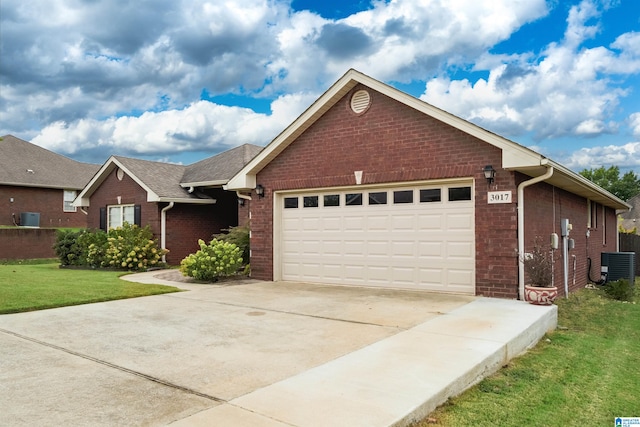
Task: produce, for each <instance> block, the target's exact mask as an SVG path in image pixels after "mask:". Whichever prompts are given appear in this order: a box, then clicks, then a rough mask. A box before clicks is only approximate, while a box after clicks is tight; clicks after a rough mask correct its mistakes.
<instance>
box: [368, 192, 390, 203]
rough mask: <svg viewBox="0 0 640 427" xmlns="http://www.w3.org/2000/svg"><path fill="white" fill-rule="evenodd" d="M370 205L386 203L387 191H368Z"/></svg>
mask: <svg viewBox="0 0 640 427" xmlns="http://www.w3.org/2000/svg"><path fill="white" fill-rule="evenodd" d="M369 204H370V205H386V204H387V192H386V191H381V192H378V193H369Z"/></svg>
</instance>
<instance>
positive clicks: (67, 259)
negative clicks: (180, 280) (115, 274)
mask: <svg viewBox="0 0 640 427" xmlns="http://www.w3.org/2000/svg"><path fill="white" fill-rule="evenodd" d="M54 250H55V251H56V255H57V256H58V258H59V259H60V263H61V264H62V265H77V266H85V267H93V268H99V267H107V268H115V269H118V270H144V269H147V268H148V267H152V266H157V265H158V264H160V260H161V259H162V256H163V255H165V254H166V253H167V252H168V251H167V250H163V249H160V248H158V244H157V242H156V241H155V240H154V239H153V233H152V232H151V229H150V228H149V226H146V227H144V228H140V227H138V226H137V225H131V224H128V223H126V222H125V223H124V225H123V226H122V227H118V228H115V229H111V230H109V231H108V232H106V233H105V232H104V231H102V230H96V231H92V232H89V231H85V230H83V231H79V232H73V231H59V232H58V236H57V238H56V243H55V245H54Z"/></svg>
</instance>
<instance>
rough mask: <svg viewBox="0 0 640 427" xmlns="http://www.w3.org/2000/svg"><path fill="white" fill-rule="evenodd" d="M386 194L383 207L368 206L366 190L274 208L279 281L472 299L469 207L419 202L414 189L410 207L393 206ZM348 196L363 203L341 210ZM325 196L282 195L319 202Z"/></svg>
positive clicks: (472, 250)
mask: <svg viewBox="0 0 640 427" xmlns="http://www.w3.org/2000/svg"><path fill="white" fill-rule="evenodd" d="M457 186H460V184H457ZM397 188H401V190H408V189H407V188H402V187H397ZM442 188H443V191H442V194H443V198H444V197H445V195H446V194H448V193H447V191H446V189H445V188H444V187H442ZM384 190H385V189H382V190H380V189H376V190H375V191H376V192H379V191H380V192H382V191H384ZM386 191H387V194H388V197H387V202H388V203H387V204H381V205H369V204H368V200H369V199H368V195H367V191H366V190H365V191H363V190H362V189H357V190H350V191H348V190H342V191H338V190H333V191H331V192H330V193H329V192H327V193H326V194H340V200H341V205H340V206H331V207H323V206H322V203H320V206H319V207H318V208H315V207H314V208H303V207H302V204H300V206H299V208H297V209H295V208H291V209H282V208H280V212H281V215H282V221H281V226H282V232H281V233H277V232H276V233H275V234H276V235H278V234H280V235H281V241H280V242H281V244H280V249H279V254H280V255H279V256H280V257H281V261H280V262H281V266H282V268H281V274H280V276H281V278H282V279H283V280H306V281H313V282H321V283H322V282H325V283H341V284H351V285H366V286H384V287H400V288H410V289H427V290H434V291H445V292H462V293H468V294H473V293H475V243H474V207H473V202H472V201H468V202H465V201H462V202H460V201H456V202H447V201H446V200H443V201H440V202H435V203H431V202H430V203H420V201H419V200H420V199H419V197H418V194H419V192H418V191H417V190H416V188H414V192H413V194H414V202H413V203H401V204H400V203H398V204H396V203H394V197H393V191H395V189H393V187H389V189H388V190H386ZM347 193H363V204H362V205H354V206H344V201H345V194H347ZM323 194H324V193H323V192H315V193H313V192H306V193H305V192H301V193H299V194H297V195H292V196H289V195H287V196H286V197H298V198H299V200H303V197H304V196H309V195H311V196H318V197H319V200H320V201H321V202H322V201H323ZM280 205H281V206H283V205H284V204H283V203H281V204H280Z"/></svg>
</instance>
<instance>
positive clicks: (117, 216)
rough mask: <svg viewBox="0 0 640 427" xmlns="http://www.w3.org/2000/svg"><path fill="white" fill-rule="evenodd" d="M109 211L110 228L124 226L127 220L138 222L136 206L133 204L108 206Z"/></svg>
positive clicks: (108, 225) (108, 221) (108, 224)
mask: <svg viewBox="0 0 640 427" xmlns="http://www.w3.org/2000/svg"><path fill="white" fill-rule="evenodd" d="M107 213H108V216H107V228H108V229H110V228H117V227H122V224H124V223H125V222H128V223H129V224H135V223H136V215H135V206H133V205H117V206H107ZM138 225H139V224H138Z"/></svg>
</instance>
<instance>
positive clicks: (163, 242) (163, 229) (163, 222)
mask: <svg viewBox="0 0 640 427" xmlns="http://www.w3.org/2000/svg"><path fill="white" fill-rule="evenodd" d="M174 205H175V203H174V202H169V204H168V205H167V206H165V207H164V208H162V210H161V211H160V247H161V248H162V249H167V211H168V210H169V209H171V208H173V206H174ZM162 262H165V263H166V262H167V256H166V255H162Z"/></svg>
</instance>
